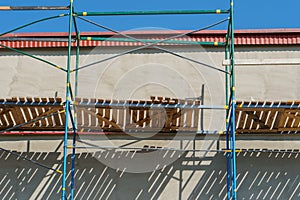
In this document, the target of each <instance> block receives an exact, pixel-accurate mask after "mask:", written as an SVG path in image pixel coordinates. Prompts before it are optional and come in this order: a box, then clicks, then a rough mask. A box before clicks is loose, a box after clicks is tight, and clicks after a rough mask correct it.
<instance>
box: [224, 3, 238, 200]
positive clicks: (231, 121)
mask: <svg viewBox="0 0 300 200" xmlns="http://www.w3.org/2000/svg"><path fill="white" fill-rule="evenodd" d="M226 43H227V45H226V47H225V59H228V58H229V59H230V65H229V66H226V69H225V70H226V71H229V72H230V74H226V75H225V76H226V78H225V82H226V83H225V84H226V104H227V105H228V111H227V113H226V116H227V117H226V126H227V128H226V130H227V131H226V148H227V150H228V151H227V153H226V166H227V199H228V200H230V199H232V200H236V199H237V183H236V141H235V134H236V111H235V110H236V100H235V67H234V0H230V19H229V25H228V32H227V35H226Z"/></svg>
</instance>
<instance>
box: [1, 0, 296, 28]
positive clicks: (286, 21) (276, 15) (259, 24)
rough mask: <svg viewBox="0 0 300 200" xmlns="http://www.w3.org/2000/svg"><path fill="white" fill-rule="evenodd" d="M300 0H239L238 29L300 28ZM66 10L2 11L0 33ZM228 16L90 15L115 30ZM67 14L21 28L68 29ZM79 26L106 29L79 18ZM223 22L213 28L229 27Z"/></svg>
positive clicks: (97, 0)
mask: <svg viewBox="0 0 300 200" xmlns="http://www.w3.org/2000/svg"><path fill="white" fill-rule="evenodd" d="M68 4H69V1H68V0H0V5H1V6H33V5H36V6H42V5H43V6H45V5H48V6H50V5H51V6H66V5H68ZM74 7H75V11H78V12H79V11H140V10H197V9H198V10H203V9H228V8H229V0H184V1H183V0H126V1H125V0H106V1H102V0H74ZM299 8H300V0H285V1H279V0H236V1H235V6H234V9H235V15H234V17H235V19H234V20H235V29H269V28H300V12H299ZM61 13H67V11H0V20H1V23H0V33H3V32H5V31H7V30H10V29H12V28H15V27H18V26H21V25H23V24H25V23H28V22H31V21H34V20H37V19H40V18H44V17H48V16H54V15H57V14H61ZM224 18H226V15H180V16H174V15H159V16H118V17H88V18H87V19H89V20H92V21H95V22H96V23H99V24H102V25H104V26H107V27H110V28H112V29H114V30H120V31H125V30H137V29H167V30H195V29H199V28H202V27H204V26H207V25H210V24H212V23H215V22H218V21H220V20H222V19H224ZM67 24H68V19H67V17H64V18H60V19H55V20H51V21H47V22H42V23H39V24H37V25H33V26H30V27H28V28H25V29H22V30H20V31H18V32H66V31H67V30H68V26H67ZM78 26H79V30H80V31H81V32H83V31H103V29H101V28H98V27H95V26H93V25H90V24H88V23H86V22H83V21H80V20H78ZM226 28H227V24H226V23H224V24H221V25H219V26H216V27H214V28H213V29H216V30H222V29H226Z"/></svg>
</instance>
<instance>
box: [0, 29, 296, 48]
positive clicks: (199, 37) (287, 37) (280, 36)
mask: <svg viewBox="0 0 300 200" xmlns="http://www.w3.org/2000/svg"><path fill="white" fill-rule="evenodd" d="M188 32H190V31H188V30H179V31H165V30H163V31H161V30H157V31H153V30H151V31H134V32H133V31H131V32H123V33H125V34H127V35H131V36H133V37H136V38H139V39H154V40H162V39H165V38H167V37H170V36H173V35H178V34H185V33H188ZM80 34H81V37H84V36H86V37H92V36H96V37H104V38H111V37H114V38H120V36H118V35H117V34H115V33H112V32H82V33H80ZM225 34H226V31H225V30H205V31H201V32H195V33H193V34H189V35H188V36H185V37H181V38H177V39H176V40H182V41H194V42H200V41H204V42H224V41H225ZM67 36H68V33H66V32H52V33H46V32H43V33H14V34H6V35H5V36H2V37H0V38H1V40H2V41H1V43H2V44H3V45H5V46H9V47H12V48H50V47H67V46H68V44H67V42H66V41H65V40H66V39H67ZM73 36H75V33H73ZM122 38H124V37H122ZM18 39H19V40H18ZM38 40H44V41H38ZM235 44H236V45H299V44H300V28H299V29H256V30H236V31H235ZM72 45H73V46H75V42H73V43H72ZM139 45H141V43H138V42H117V41H80V46H81V47H95V46H103V47H118V46H121V47H122V46H124V47H126V46H139Z"/></svg>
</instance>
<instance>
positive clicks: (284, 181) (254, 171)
mask: <svg viewBox="0 0 300 200" xmlns="http://www.w3.org/2000/svg"><path fill="white" fill-rule="evenodd" d="M81 139H82V142H79V143H78V144H77V145H78V146H84V144H83V142H89V141H90V142H91V140H88V139H87V138H81ZM102 139H103V138H102ZM102 139H100V140H102ZM276 140H277V142H276ZM279 140H281V141H279ZM4 141H5V142H4ZM93 141H95V140H93ZM111 141H114V142H115V143H119V144H120V143H123V144H127V145H128V146H132V141H131V140H126V141H121V140H114V139H111V140H110V142H111ZM274 141H275V143H277V144H276V146H277V147H281V148H282V149H285V148H288V149H293V148H299V138H298V139H297V138H295V137H292V136H290V137H281V138H280V137H272V136H269V137H262V136H261V137H256V139H255V140H253V137H246V136H240V137H238V144H239V146H242V147H243V148H251V147H255V148H260V147H261V148H266V147H274ZM164 142H165V143H168V142H170V141H169V140H164ZM177 142H178V144H181V145H182V146H186V145H187V144H188V141H186V140H178V141H177ZM101 143H102V145H104V146H107V145H108V143H109V142H107V141H101ZM141 143H143V144H148V145H151V144H156V145H157V144H159V143H160V144H161V142H158V141H156V142H154V141H150V140H148V141H145V140H144V141H141ZM194 143H195V145H192V144H193V141H191V144H190V145H188V146H189V148H188V149H193V148H195V149H210V150H216V149H218V148H219V149H222V148H223V147H224V145H225V142H224V138H215V137H213V138H212V137H210V138H203V137H201V138H196V140H195V141H194ZM0 144H1V147H7V148H10V149H12V150H16V151H18V153H21V154H22V155H23V156H27V157H28V158H31V159H33V160H35V161H38V162H40V163H42V164H45V165H48V166H51V167H53V168H55V169H57V168H59V169H61V163H62V153H61V151H62V143H61V138H59V137H51V138H41V137H35V138H32V137H27V138H24V137H23V138H22V137H19V138H12V137H9V138H7V137H6V138H3V139H2V142H1V143H0ZM105 144H106V145H105ZM136 145H137V146H139V144H136ZM140 145H141V144H140ZM141 158H143V159H142V160H141ZM0 160H1V168H0V178H1V179H0V180H1V181H0V186H1V187H0V188H1V190H0V197H1V199H59V198H60V195H61V175H60V174H57V173H53V172H52V171H50V170H48V169H44V168H42V167H38V166H36V165H34V164H32V163H29V162H28V161H24V160H22V159H17V158H16V157H15V156H14V155H11V154H8V153H6V152H1V154H0ZM68 161H69V163H70V156H68ZM168 161H172V162H170V163H169V162H168ZM157 164H159V165H160V166H158V167H157V166H156V165H157ZM299 164H300V159H299V153H298V154H294V153H288V152H284V153H283V152H280V153H249V152H248V153H238V154H237V166H238V168H237V177H238V179H237V182H238V198H239V199H282V200H286V199H293V200H294V199H299V198H300V177H299V168H298V166H299ZM116 166H118V167H116ZM69 167H70V165H69ZM125 168H126V169H125ZM151 168H152V169H151ZM140 169H145V171H139V170H140ZM155 169H156V170H155ZM134 170H135V172H134ZM75 174H76V176H75V181H76V185H75V194H76V199H117V200H118V199H199V200H202V199H226V198H227V197H226V157H225V155H224V153H221V152H219V153H217V152H196V153H193V152H192V151H186V152H175V151H171V150H170V151H159V152H141V151H140V150H136V151H125V150H124V151H113V150H111V151H103V150H86V149H84V150H79V151H78V152H77V154H76V171H75ZM68 178H69V179H70V173H69V174H68Z"/></svg>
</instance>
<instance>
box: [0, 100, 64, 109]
mask: <svg viewBox="0 0 300 200" xmlns="http://www.w3.org/2000/svg"><path fill="white" fill-rule="evenodd" d="M63 105H64V103H63V102H21V101H18V102H9V101H0V108H2V107H5V106H28V107H31V106H34V107H40V106H41V107H43V106H51V107H60V106H63Z"/></svg>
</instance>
